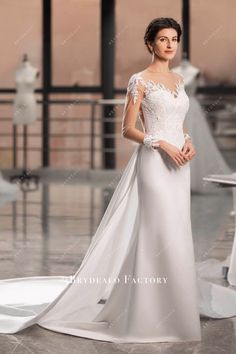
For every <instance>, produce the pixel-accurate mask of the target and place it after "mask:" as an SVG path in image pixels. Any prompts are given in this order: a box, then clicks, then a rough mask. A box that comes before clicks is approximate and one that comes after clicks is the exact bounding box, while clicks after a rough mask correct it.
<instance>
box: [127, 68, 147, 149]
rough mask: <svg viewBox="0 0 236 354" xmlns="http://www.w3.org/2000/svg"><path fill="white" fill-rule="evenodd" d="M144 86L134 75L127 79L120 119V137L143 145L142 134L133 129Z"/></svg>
mask: <svg viewBox="0 0 236 354" xmlns="http://www.w3.org/2000/svg"><path fill="white" fill-rule="evenodd" d="M144 88H145V87H144V84H143V83H142V81H141V80H139V79H138V78H137V76H136V74H134V75H132V76H131V77H130V79H129V82H128V86H127V93H126V98H125V106H124V112H123V117H122V135H123V137H125V138H128V139H131V140H133V141H136V142H138V143H143V138H144V135H145V134H144V132H141V131H140V130H139V129H137V128H136V127H135V125H136V122H137V118H138V117H139V114H140V113H139V112H140V105H141V102H142V99H143V97H144Z"/></svg>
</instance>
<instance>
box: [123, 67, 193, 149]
mask: <svg viewBox="0 0 236 354" xmlns="http://www.w3.org/2000/svg"><path fill="white" fill-rule="evenodd" d="M127 92H130V93H131V95H132V99H133V100H132V101H133V103H134V104H135V103H136V102H137V99H138V98H139V95H140V93H141V92H143V94H144V95H143V99H142V102H141V105H140V107H141V109H142V112H143V118H144V127H145V132H146V133H148V134H151V135H153V136H155V137H157V138H158V139H163V140H167V141H169V142H170V143H173V144H175V145H177V146H179V147H180V146H182V145H183V143H184V135H183V122H184V119H185V115H186V113H187V111H188V109H189V98H188V96H187V94H186V92H185V89H184V81H183V79H179V80H178V81H177V82H176V84H175V90H174V91H172V90H171V89H169V88H168V87H166V86H165V85H164V84H163V83H160V82H158V83H156V82H154V81H152V80H144V79H143V78H142V76H141V75H140V73H136V74H133V75H132V76H131V77H130V79H129V82H128V87H127Z"/></svg>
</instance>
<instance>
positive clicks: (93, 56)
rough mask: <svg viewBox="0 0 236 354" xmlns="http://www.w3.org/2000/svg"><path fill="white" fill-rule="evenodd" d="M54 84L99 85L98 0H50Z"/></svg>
mask: <svg viewBox="0 0 236 354" xmlns="http://www.w3.org/2000/svg"><path fill="white" fill-rule="evenodd" d="M52 46H53V47H52V67H53V85H56V86H58V85H59V86H73V85H79V86H92V85H99V84H100V0H89V1H88V0H66V1H65V0H53V1H52Z"/></svg>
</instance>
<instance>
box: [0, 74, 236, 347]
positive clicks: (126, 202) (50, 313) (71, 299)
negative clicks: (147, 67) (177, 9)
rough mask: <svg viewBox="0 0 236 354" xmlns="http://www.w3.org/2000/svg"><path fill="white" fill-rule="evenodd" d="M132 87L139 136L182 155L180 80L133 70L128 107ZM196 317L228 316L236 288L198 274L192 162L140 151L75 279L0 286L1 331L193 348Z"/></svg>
mask: <svg viewBox="0 0 236 354" xmlns="http://www.w3.org/2000/svg"><path fill="white" fill-rule="evenodd" d="M139 84H141V85H144V86H145V98H144V99H143V101H142V104H141V107H142V115H143V118H144V124H145V130H146V132H148V133H151V134H152V135H155V136H156V137H157V138H161V139H165V140H166V141H168V142H170V143H172V144H175V145H176V146H177V147H179V148H182V146H183V145H184V135H183V129H182V126H183V121H184V118H185V115H186V112H187V111H188V108H189V98H188V96H187V94H186V92H185V89H184V82H183V81H182V80H179V82H178V83H176V90H175V91H171V90H170V89H168V88H167V87H165V86H164V85H163V84H161V83H155V82H153V81H150V80H147V81H145V80H144V79H143V77H142V75H141V73H136V74H134V75H132V76H131V77H130V80H129V83H128V92H130V93H131V95H132V97H133V103H134V104H135V102H136V100H137V97H138V95H139V91H138V86H139ZM126 97H127V96H126ZM197 270H199V272H200V273H199V274H201V277H200V276H199V274H198V272H197ZM200 314H202V315H206V316H210V317H212V318H225V317H230V316H235V315H236V291H235V290H234V288H233V287H232V288H230V287H228V288H226V287H224V286H220V285H219V284H217V282H216V283H214V281H213V280H209V279H204V274H202V271H201V267H200V265H198V267H196V264H195V260H194V249H193V240H192V230H191V218H190V164H189V162H187V163H186V164H185V165H183V166H181V167H177V166H176V165H174V163H173V162H172V160H171V159H170V158H169V157H168V156H167V155H166V154H165V153H164V152H163V151H162V150H160V149H159V150H156V151H153V150H150V149H148V148H147V147H146V146H144V145H141V144H139V145H137V146H136V148H135V150H134V152H133V154H132V156H131V158H130V160H129V162H128V164H127V166H126V168H125V170H124V172H123V175H122V177H121V179H120V181H119V183H118V185H117V187H116V189H115V191H114V193H113V196H112V199H111V201H110V203H109V205H108V207H107V209H106V212H105V214H104V216H103V218H102V220H101V222H100V224H99V226H98V228H97V231H96V233H95V235H94V236H93V239H92V242H91V244H90V246H89V248H88V250H87V252H86V254H85V257H84V259H83V261H82V263H81V265H80V267H79V269H78V270H77V272H76V273H75V274H72V275H68V276H67V277H64V276H55V277H53V276H45V277H43V276H39V277H37V276H34V277H27V278H20V279H6V280H2V281H1V282H0V332H1V333H8V334H9V333H16V332H18V331H20V330H22V329H24V328H26V327H29V326H31V325H33V324H38V325H40V326H41V327H43V328H46V329H49V330H53V331H56V332H62V333H67V334H71V335H74V336H80V337H85V338H94V339H98V340H104V341H111V342H120V343H129V342H134V343H138V342H180V341H200V340H201V328H200Z"/></svg>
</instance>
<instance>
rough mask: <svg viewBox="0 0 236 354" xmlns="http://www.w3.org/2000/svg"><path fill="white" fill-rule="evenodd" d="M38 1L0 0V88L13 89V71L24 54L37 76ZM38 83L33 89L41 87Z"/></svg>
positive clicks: (39, 6) (39, 63) (38, 50)
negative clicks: (34, 67)
mask: <svg viewBox="0 0 236 354" xmlns="http://www.w3.org/2000/svg"><path fill="white" fill-rule="evenodd" d="M41 6H42V1H41V0H33V1H32V0H21V1H19V0H10V1H9V0H1V11H0V24H1V25H0V28H1V30H0V43H1V55H0V87H1V88H9V87H10V88H12V87H15V77H14V74H15V70H16V68H17V67H18V65H19V64H20V62H21V60H22V56H23V54H24V53H27V54H28V57H29V60H30V62H31V63H32V65H33V66H36V67H37V68H38V69H39V71H40V73H41V71H42V67H41V61H42V57H41V53H42V48H41V47H42V41H41V34H42V28H41V24H42V18H41V13H42V9H41ZM41 79H42V75H40V78H39V79H38V80H37V87H41Z"/></svg>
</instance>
